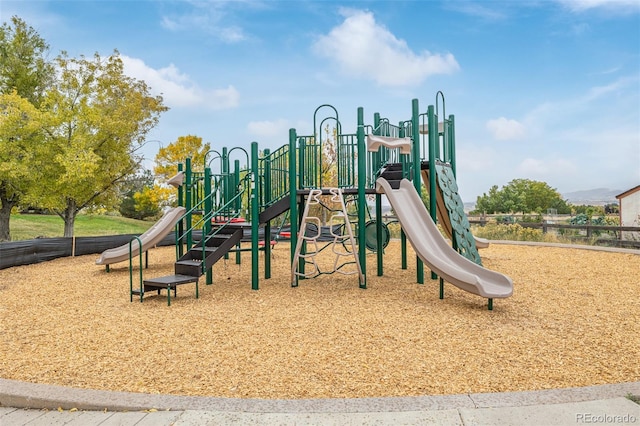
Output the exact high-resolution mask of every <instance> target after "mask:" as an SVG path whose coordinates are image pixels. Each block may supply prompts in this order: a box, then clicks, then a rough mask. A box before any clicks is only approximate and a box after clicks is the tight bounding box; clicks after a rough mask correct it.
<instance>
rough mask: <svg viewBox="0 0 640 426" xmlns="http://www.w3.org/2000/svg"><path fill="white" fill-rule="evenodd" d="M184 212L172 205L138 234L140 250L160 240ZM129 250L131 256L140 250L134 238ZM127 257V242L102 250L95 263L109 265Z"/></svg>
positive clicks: (184, 210)
mask: <svg viewBox="0 0 640 426" xmlns="http://www.w3.org/2000/svg"><path fill="white" fill-rule="evenodd" d="M185 212H186V209H185V208H184V207H174V208H172V209H170V210H167V212H166V213H165V214H164V215H163V216H162V217H161V218H160V220H158V221H157V222H156V223H154V224H153V226H152V227H151V228H149V229H147V231H146V232H145V233H144V234H142V235H140V237H139V238H140V240H141V241H142V251H143V252H145V251H147V250H149V249H150V248H152V247H154V246H155V245H156V244H158V243H159V242H160V241H162V239H163V238H164V237H166V236H167V234H169V232H171V231H172V230H173V227H174V226H175V224H176V223H177V222H178V220H180V218H181V217H182V215H184V213H185ZM131 251H132V254H133V256H137V255H138V253H139V252H140V251H139V249H138V241H136V240H134V241H133V242H132V243H131ZM128 259H129V243H127V244H125V245H123V246H120V247H116V248H112V249H109V250H105V251H103V252H102V254H101V255H100V257H99V258H98V260H96V265H111V264H112V263H118V262H123V261H125V260H128Z"/></svg>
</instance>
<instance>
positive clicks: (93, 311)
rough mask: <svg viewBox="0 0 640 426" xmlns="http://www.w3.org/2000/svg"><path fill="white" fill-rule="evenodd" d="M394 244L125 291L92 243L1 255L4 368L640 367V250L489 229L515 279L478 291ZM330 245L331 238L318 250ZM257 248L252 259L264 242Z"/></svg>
mask: <svg viewBox="0 0 640 426" xmlns="http://www.w3.org/2000/svg"><path fill="white" fill-rule="evenodd" d="M399 247H400V245H399V243H398V242H397V241H392V242H391V243H390V244H389V247H387V249H386V252H385V256H384V262H385V263H384V276H382V277H378V276H377V275H376V263H375V255H374V254H369V255H368V261H367V269H368V274H367V277H368V278H367V279H368V282H367V284H368V288H367V289H366V290H363V289H359V288H358V282H357V277H356V276H353V275H339V274H333V275H324V276H321V277H318V278H315V279H308V280H303V281H301V282H300V286H299V287H297V288H292V287H291V286H290V265H289V261H288V259H289V246H288V244H286V243H283V242H279V243H278V244H277V245H276V247H275V250H274V258H273V271H272V278H271V279H269V280H265V279H263V278H262V277H261V280H260V290H259V291H252V290H251V261H250V257H249V254H248V253H243V259H242V263H241V264H240V265H237V264H236V263H235V261H234V258H233V257H232V258H231V259H230V260H228V261H225V262H222V261H221V262H220V263H219V264H217V265H216V266H215V267H214V284H213V285H211V286H207V285H205V284H204V282H205V281H204V278H202V279H201V280H200V298H199V299H196V298H195V286H194V285H192V284H189V285H184V286H180V287H179V288H178V297H177V298H176V299H174V300H172V304H171V306H170V307H168V306H167V300H166V293H165V292H163V294H162V295H161V296H157V295H153V294H152V295H150V294H149V293H147V295H145V300H144V302H143V303H140V302H139V301H138V300H136V299H134V302H133V303H130V302H129V272H128V264H127V263H126V262H125V263H120V264H117V265H113V266H112V270H111V272H110V273H107V272H105V269H104V267H100V266H96V265H95V264H94V262H95V259H96V258H97V256H96V255H92V256H81V257H75V258H64V259H57V260H54V261H51V262H46V263H41V264H37V265H29V266H21V267H14V268H9V269H5V270H1V271H0V319H1V320H2V333H1V336H0V354H1V356H0V377H3V378H5V379H14V380H22V381H26V382H36V383H46V384H56V385H65V386H74V387H79V388H92V389H100V390H114V391H130V392H147V393H152V394H155V393H162V394H178V395H200V396H218V397H238V398H329V397H331V398H343V397H344V398H355V397H381V396H413V395H439V394H459V393H475V392H504V391H519V390H537V389H552V388H564V387H574V386H588V385H596V384H605V383H621V382H629V381H638V380H640V356H639V355H640V334H638V325H639V324H640V321H639V319H640V256H639V255H633V254H624V253H609V252H598V251H587V250H579V249H566V248H556V247H530V246H516V245H498V244H492V245H491V246H490V247H489V248H487V249H483V250H481V255H482V258H483V262H484V265H485V267H487V268H489V269H493V270H496V271H499V272H502V273H505V274H507V275H509V276H510V277H511V278H512V279H513V281H514V295H513V296H512V297H511V298H508V299H496V300H495V301H494V310H493V311H488V310H487V305H486V302H487V301H486V299H483V298H481V297H478V296H475V295H472V294H469V293H466V292H463V291H462V290H459V289H457V288H456V287H454V286H452V285H450V284H448V285H446V289H445V298H444V300H440V299H439V298H438V284H437V281H432V280H430V279H429V273H428V271H425V278H426V283H425V284H423V285H420V284H416V273H415V267H416V266H415V265H416V262H415V257H414V256H413V252H412V250H411V248H410V247H409V253H410V257H409V268H408V269H407V270H402V269H400V248H399ZM326 252H329V250H327V251H326ZM260 256H261V260H260V261H261V275H262V274H263V272H262V257H263V256H264V254H262V253H261V254H260ZM174 257H175V249H174V248H172V247H165V248H158V249H154V250H152V251H151V252H150V256H149V261H150V267H149V269H146V270H145V271H144V275H145V277H155V276H160V275H167V274H170V273H171V271H172V262H173V259H174Z"/></svg>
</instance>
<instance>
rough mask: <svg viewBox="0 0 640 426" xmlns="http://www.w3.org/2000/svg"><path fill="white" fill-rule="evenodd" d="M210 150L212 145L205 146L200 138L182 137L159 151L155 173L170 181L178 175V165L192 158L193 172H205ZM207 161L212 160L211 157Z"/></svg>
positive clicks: (206, 144)
mask: <svg viewBox="0 0 640 426" xmlns="http://www.w3.org/2000/svg"><path fill="white" fill-rule="evenodd" d="M210 149H211V144H210V143H208V142H207V143H205V144H203V143H202V138H201V137H199V136H193V135H188V136H180V137H179V138H178V139H177V140H176V141H175V142H172V143H170V144H169V145H168V146H166V147H164V148H160V149H159V150H158V153H157V154H156V158H155V162H156V166H155V167H154V169H153V171H154V172H155V174H156V176H157V177H159V178H163V179H164V180H169V179H170V178H171V177H172V176H175V174H176V173H178V164H180V163H184V161H185V159H186V158H187V157H189V158H191V169H192V170H194V171H203V170H204V167H205V164H204V162H205V156H206V155H207V153H208V152H209V150H210ZM207 159H211V156H208V157H207Z"/></svg>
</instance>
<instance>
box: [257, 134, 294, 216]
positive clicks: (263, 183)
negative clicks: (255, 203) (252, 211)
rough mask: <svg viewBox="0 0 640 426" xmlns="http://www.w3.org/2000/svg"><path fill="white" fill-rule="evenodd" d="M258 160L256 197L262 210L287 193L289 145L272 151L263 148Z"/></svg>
mask: <svg viewBox="0 0 640 426" xmlns="http://www.w3.org/2000/svg"><path fill="white" fill-rule="evenodd" d="M258 161H259V166H258V167H259V178H260V185H259V189H258V190H259V195H258V199H259V200H260V209H261V210H262V209H265V208H267V207H269V206H270V205H271V204H273V203H275V202H276V201H278V200H281V199H282V198H284V197H286V196H288V195H289V145H284V146H282V147H280V148H278V149H277V150H275V151H273V152H270V151H269V150H265V152H264V156H263V157H262V158H260V159H259V160H258Z"/></svg>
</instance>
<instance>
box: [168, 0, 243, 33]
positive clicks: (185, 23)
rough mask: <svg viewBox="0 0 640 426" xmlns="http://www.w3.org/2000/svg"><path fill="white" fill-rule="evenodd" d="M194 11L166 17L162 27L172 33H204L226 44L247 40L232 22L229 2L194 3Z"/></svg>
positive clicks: (241, 30) (240, 29)
mask: <svg viewBox="0 0 640 426" xmlns="http://www.w3.org/2000/svg"><path fill="white" fill-rule="evenodd" d="M190 5H191V6H192V7H193V10H192V11H190V12H188V13H184V14H181V15H179V14H176V15H173V16H170V15H165V16H163V17H162V19H161V21H160V25H161V26H162V27H163V28H165V29H167V30H169V31H172V32H179V31H193V30H198V31H203V32H205V33H207V34H209V35H210V36H213V37H214V38H217V39H219V40H221V41H224V42H225V43H238V42H240V41H243V40H245V39H247V35H246V34H245V32H244V30H243V29H242V28H241V27H239V26H237V25H234V24H232V23H230V21H231V20H232V19H233V17H232V14H231V13H230V10H229V9H228V7H227V6H228V4H227V2H222V1H218V2H192V3H190Z"/></svg>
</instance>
